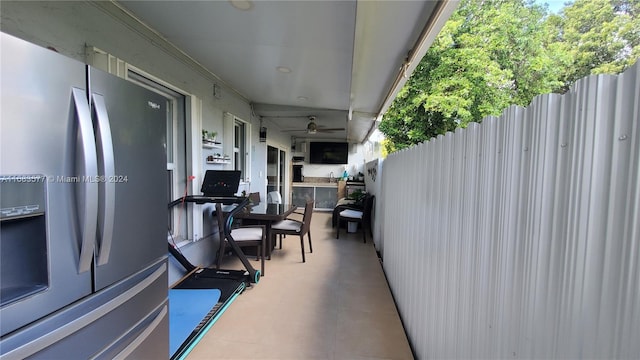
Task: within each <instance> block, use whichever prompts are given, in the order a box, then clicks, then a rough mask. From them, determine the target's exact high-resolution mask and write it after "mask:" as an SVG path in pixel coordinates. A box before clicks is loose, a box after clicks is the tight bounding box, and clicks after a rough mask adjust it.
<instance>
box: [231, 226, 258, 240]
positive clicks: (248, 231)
mask: <svg viewBox="0 0 640 360" xmlns="http://www.w3.org/2000/svg"><path fill="white" fill-rule="evenodd" d="M231 236H232V237H233V240H235V241H250V240H254V241H255V240H262V228H255V227H254V228H252V227H247V228H237V229H233V230H231Z"/></svg>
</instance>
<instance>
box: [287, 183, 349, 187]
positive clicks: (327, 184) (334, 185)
mask: <svg viewBox="0 0 640 360" xmlns="http://www.w3.org/2000/svg"><path fill="white" fill-rule="evenodd" d="M293 186H294V187H295V186H309V187H336V188H337V187H338V183H337V182H332V183H330V182H294V183H293Z"/></svg>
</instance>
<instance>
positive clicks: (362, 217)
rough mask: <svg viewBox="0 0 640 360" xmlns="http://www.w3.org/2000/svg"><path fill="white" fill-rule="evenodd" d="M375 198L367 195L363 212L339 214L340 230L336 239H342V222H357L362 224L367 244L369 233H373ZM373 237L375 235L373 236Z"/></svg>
mask: <svg viewBox="0 0 640 360" xmlns="http://www.w3.org/2000/svg"><path fill="white" fill-rule="evenodd" d="M374 199H375V196H373V195H367V196H366V197H365V199H364V206H363V209H362V210H354V209H346V210H342V211H341V212H340V213H339V214H338V224H337V225H338V226H336V228H337V229H338V230H337V231H336V239H339V238H340V221H347V222H355V223H358V224H360V227H361V228H362V238H363V239H364V242H365V243H366V242H367V231H369V232H370V233H371V210H372V209H373V201H374ZM372 236H373V234H372Z"/></svg>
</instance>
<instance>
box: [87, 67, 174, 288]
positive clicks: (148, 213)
mask: <svg viewBox="0 0 640 360" xmlns="http://www.w3.org/2000/svg"><path fill="white" fill-rule="evenodd" d="M89 93H90V94H91V108H92V115H93V121H94V128H96V129H97V130H96V137H97V143H98V144H97V152H98V174H99V177H98V180H99V181H98V185H99V194H100V195H99V198H100V202H99V203H100V208H99V211H98V228H99V230H98V237H99V239H98V251H97V254H96V259H97V261H96V263H97V265H96V271H95V284H96V290H99V289H102V288H104V287H106V286H108V285H110V284H113V283H114V282H116V281H118V280H120V279H123V278H125V277H126V276H128V275H129V274H131V273H134V272H136V271H138V270H139V269H142V268H143V267H145V266H147V265H148V264H150V263H152V262H154V261H156V260H157V259H159V258H161V257H163V256H165V255H166V236H167V235H166V234H167V223H166V219H167V216H166V211H167V210H166V208H167V203H168V200H167V197H166V196H167V195H166V194H167V183H166V181H167V180H166V179H167V175H166V169H167V158H166V150H165V147H166V116H167V106H166V99H165V98H164V97H162V96H160V95H158V94H156V93H153V92H151V91H148V90H146V89H144V88H141V87H140V86H137V85H135V84H132V83H131V82H128V81H125V80H122V79H120V78H117V77H115V76H112V75H110V74H107V73H104V72H102V71H100V70H97V69H93V68H89ZM107 124H108V126H107Z"/></svg>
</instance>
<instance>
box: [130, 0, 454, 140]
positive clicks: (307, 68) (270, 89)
mask: <svg viewBox="0 0 640 360" xmlns="http://www.w3.org/2000/svg"><path fill="white" fill-rule="evenodd" d="M118 4H120V6H122V7H123V8H124V9H126V10H127V11H128V12H130V13H131V14H132V15H133V16H135V17H136V18H138V19H139V20H140V21H142V22H143V23H145V24H146V25H147V26H149V27H151V28H152V29H154V30H155V31H157V32H158V33H160V34H161V35H162V36H163V37H165V38H166V39H167V40H168V41H169V42H171V43H172V44H173V45H175V46H176V47H177V48H178V49H180V50H181V51H183V52H184V53H186V54H188V55H189V56H190V57H191V58H192V59H194V60H195V61H197V62H198V63H200V64H201V65H202V66H203V67H205V68H206V69H207V70H209V71H211V72H212V73H214V74H216V75H217V76H219V77H220V78H221V79H222V80H223V81H224V82H225V83H226V85H227V86H229V87H231V88H233V89H234V90H235V91H237V92H238V93H239V94H241V95H242V96H244V97H245V98H246V99H247V100H248V101H249V102H251V103H252V104H253V111H254V113H255V114H256V115H257V116H261V117H262V118H263V119H265V120H267V121H268V122H269V123H270V124H274V125H275V126H277V127H278V128H279V130H283V131H287V132H290V133H291V135H292V136H296V137H298V138H300V137H302V138H304V137H322V138H323V139H328V138H329V139H335V140H345V141H350V142H363V141H365V140H366V138H367V137H368V135H369V134H370V133H371V132H372V131H373V130H374V129H375V126H376V125H377V123H376V121H379V120H380V115H381V114H382V113H383V112H384V111H385V110H386V108H387V107H388V106H389V104H390V101H391V100H392V99H393V97H394V96H395V94H396V93H397V91H398V90H399V89H400V87H401V85H402V84H403V83H404V81H406V78H405V77H404V76H405V75H408V74H410V73H411V71H412V70H413V68H414V67H415V66H416V65H417V63H418V62H419V60H420V58H421V57H422V56H423V55H424V53H425V52H426V49H427V48H428V46H429V44H431V42H432V41H433V39H434V38H435V36H436V35H437V34H438V32H439V31H440V29H441V28H442V26H443V25H444V22H445V21H446V20H447V19H448V17H449V16H450V14H451V12H453V10H454V9H455V6H457V3H456V2H451V1H348V0H347V1H244V0H242V1H236V0H233V1H119V2H118ZM309 116H315V117H316V124H317V125H318V127H319V128H320V129H326V128H334V129H341V128H342V129H344V130H336V131H331V132H318V133H316V134H308V133H307V132H306V131H305V129H306V127H307V124H308V123H309Z"/></svg>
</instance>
